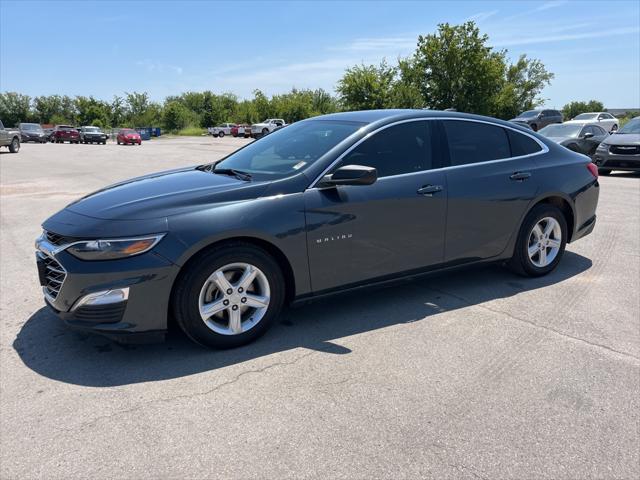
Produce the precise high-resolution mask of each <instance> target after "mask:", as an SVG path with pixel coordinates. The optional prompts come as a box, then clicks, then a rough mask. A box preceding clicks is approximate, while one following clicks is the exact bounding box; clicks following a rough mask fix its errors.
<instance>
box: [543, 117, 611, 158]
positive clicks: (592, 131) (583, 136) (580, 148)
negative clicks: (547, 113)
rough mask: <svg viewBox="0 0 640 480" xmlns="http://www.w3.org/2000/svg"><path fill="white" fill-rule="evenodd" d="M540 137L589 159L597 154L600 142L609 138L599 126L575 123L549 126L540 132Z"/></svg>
mask: <svg viewBox="0 0 640 480" xmlns="http://www.w3.org/2000/svg"><path fill="white" fill-rule="evenodd" d="M540 135H543V136H545V137H547V138H548V139H549V140H553V141H554V142H556V143H558V144H560V145H562V146H563V147H567V148H568V149H569V150H573V151H574V152H578V153H582V154H584V155H587V156H589V157H591V156H593V155H594V154H595V153H596V148H598V145H600V142H602V141H603V140H604V139H605V138H607V137H608V136H609V134H608V133H607V132H606V131H605V130H604V129H603V128H602V127H601V126H599V125H595V124H592V123H575V122H571V123H562V124H556V125H548V126H546V127H544V128H543V129H542V130H540Z"/></svg>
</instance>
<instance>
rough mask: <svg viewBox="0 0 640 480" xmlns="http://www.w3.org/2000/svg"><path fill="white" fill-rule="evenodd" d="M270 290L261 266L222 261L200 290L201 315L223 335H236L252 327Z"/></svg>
mask: <svg viewBox="0 0 640 480" xmlns="http://www.w3.org/2000/svg"><path fill="white" fill-rule="evenodd" d="M270 300H271V291H270V288H269V281H268V280H267V277H266V276H265V274H264V273H262V270H260V269H259V268H257V267H256V266H254V265H250V264H248V263H232V264H229V265H225V266H223V267H221V268H219V269H217V270H216V271H215V272H213V273H212V274H211V276H210V277H209V278H208V279H207V281H206V282H205V283H204V285H203V286H202V289H201V290H200V298H199V301H198V305H199V307H200V317H202V321H203V322H204V323H205V325H206V326H207V327H209V328H210V329H211V330H213V331H214V332H216V333H219V334H222V335H238V334H240V333H244V332H247V331H249V330H251V329H252V328H253V327H255V326H256V325H257V324H258V323H259V322H260V320H262V318H263V317H264V314H265V313H266V312H267V309H268V308H269V301H270Z"/></svg>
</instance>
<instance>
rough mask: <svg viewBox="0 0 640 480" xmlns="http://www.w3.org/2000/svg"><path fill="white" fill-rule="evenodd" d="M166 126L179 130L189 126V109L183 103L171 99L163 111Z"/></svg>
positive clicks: (168, 128)
mask: <svg viewBox="0 0 640 480" xmlns="http://www.w3.org/2000/svg"><path fill="white" fill-rule="evenodd" d="M162 115H163V124H164V128H166V129H167V130H169V131H177V130H180V129H182V128H184V127H186V126H187V124H188V122H189V111H188V109H187V107H185V106H184V105H183V104H182V103H180V102H178V101H175V100H174V101H170V102H169V103H167V104H166V105H165V106H164V109H163V112H162Z"/></svg>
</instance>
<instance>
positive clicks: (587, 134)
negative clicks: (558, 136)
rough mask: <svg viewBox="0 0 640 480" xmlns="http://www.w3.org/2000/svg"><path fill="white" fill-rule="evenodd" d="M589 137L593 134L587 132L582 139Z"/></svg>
mask: <svg viewBox="0 0 640 480" xmlns="http://www.w3.org/2000/svg"><path fill="white" fill-rule="evenodd" d="M591 137H593V133H591V132H587V133H585V134H584V135H583V136H582V138H585V139H587V138H591Z"/></svg>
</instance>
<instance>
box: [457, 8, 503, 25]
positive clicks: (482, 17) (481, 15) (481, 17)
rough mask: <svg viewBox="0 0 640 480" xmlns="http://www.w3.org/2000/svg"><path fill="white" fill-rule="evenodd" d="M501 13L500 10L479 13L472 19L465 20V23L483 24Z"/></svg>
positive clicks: (472, 16) (471, 17)
mask: <svg viewBox="0 0 640 480" xmlns="http://www.w3.org/2000/svg"><path fill="white" fill-rule="evenodd" d="M498 12H499V10H491V11H489V12H478V13H476V14H474V15H471V16H470V17H468V18H466V19H464V20H463V22H472V21H473V22H477V23H480V22H483V21H485V20H486V19H487V18H491V17H493V16H494V15H496V14H497V13H498Z"/></svg>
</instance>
